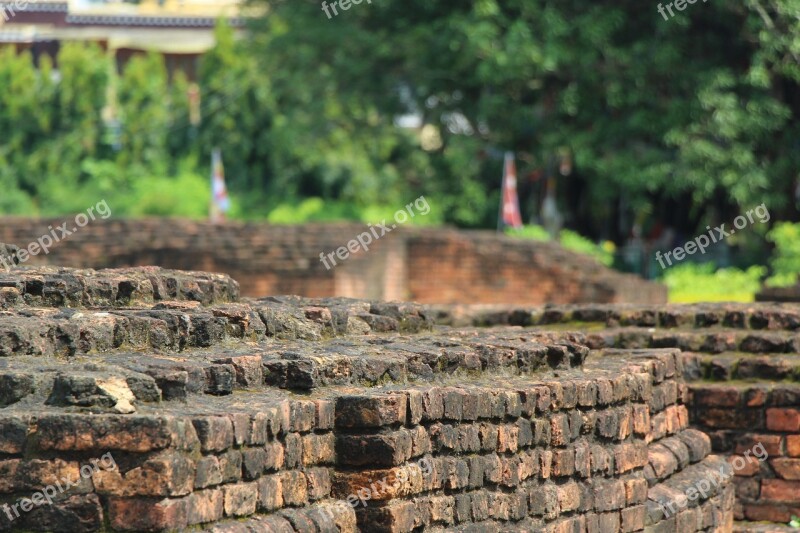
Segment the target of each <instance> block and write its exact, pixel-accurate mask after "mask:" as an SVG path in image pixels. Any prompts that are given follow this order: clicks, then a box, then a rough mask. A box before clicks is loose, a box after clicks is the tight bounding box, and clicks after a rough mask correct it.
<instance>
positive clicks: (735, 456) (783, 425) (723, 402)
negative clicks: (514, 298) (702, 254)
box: [438, 303, 800, 531]
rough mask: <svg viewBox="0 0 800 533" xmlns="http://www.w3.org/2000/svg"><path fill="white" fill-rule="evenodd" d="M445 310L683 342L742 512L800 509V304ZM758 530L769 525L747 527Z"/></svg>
mask: <svg viewBox="0 0 800 533" xmlns="http://www.w3.org/2000/svg"><path fill="white" fill-rule="evenodd" d="M438 316H439V318H440V320H442V321H444V322H445V323H448V324H451V325H455V326H465V325H492V324H516V325H524V326H539V327H549V326H551V325H553V324H558V325H559V328H561V329H572V328H574V329H576V330H578V331H585V332H587V335H588V336H587V344H588V345H589V346H591V347H592V348H595V349H604V350H609V349H645V350H646V349H653V348H675V349H679V350H681V352H682V355H683V361H684V370H685V372H684V373H685V377H686V379H687V385H688V391H689V394H688V399H687V405H688V407H689V417H690V422H691V425H692V427H694V428H697V429H699V430H701V431H702V432H703V433H704V434H706V435H708V436H709V438H710V442H711V446H712V449H713V451H714V452H715V453H718V454H720V455H721V456H723V457H725V459H726V461H727V462H728V463H730V464H731V465H732V466H733V470H732V474H733V481H734V485H735V487H736V506H735V517H736V519H737V520H740V521H747V522H760V521H769V522H777V523H783V524H785V523H788V522H789V520H790V519H791V517H792V516H795V515H798V514H800V383H799V382H798V381H800V335H798V332H799V331H800V311H799V310H798V309H797V306H796V305H792V304H780V303H757V304H697V305H668V306H661V307H648V306H563V307H559V306H556V307H551V308H547V309H541V308H534V309H532V308H525V307H509V306H488V307H487V306H484V307H473V306H465V307H445V306H443V307H441V308H439V309H438ZM751 530H752V531H761V530H758V529H747V528H745V527H742V528H741V529H739V531H751ZM763 531H780V529H764V530H763Z"/></svg>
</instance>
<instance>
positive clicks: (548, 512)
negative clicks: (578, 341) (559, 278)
mask: <svg viewBox="0 0 800 533" xmlns="http://www.w3.org/2000/svg"><path fill="white" fill-rule="evenodd" d="M642 355H644V354H639V357H642ZM680 365H681V359H680V358H678V357H676V353H675V351H672V352H667V353H658V352H650V353H649V354H647V358H646V360H643V361H642V362H641V363H639V364H637V365H635V366H631V365H625V364H624V363H622V362H621V360H619V359H616V358H609V359H607V360H605V361H601V362H599V363H597V364H596V365H592V364H588V367H587V371H588V372H586V373H574V375H573V374H571V373H567V374H566V375H564V374H561V375H560V377H559V379H558V380H555V381H546V382H539V381H537V380H535V379H529V380H514V379H508V380H504V381H503V382H501V383H496V384H495V385H494V386H492V387H487V385H486V384H483V383H481V382H480V381H479V382H477V383H470V384H464V385H461V386H458V387H452V386H451V387H447V386H442V387H439V386H433V387H430V386H426V387H417V388H414V389H411V390H399V391H394V392H391V393H386V394H383V395H375V394H372V395H369V396H346V397H341V398H339V399H338V400H337V415H336V427H337V429H338V430H339V432H340V433H339V435H338V436H337V460H338V464H339V471H338V472H337V473H336V477H335V481H334V494H335V495H336V496H337V497H339V498H342V499H348V500H350V501H353V502H354V503H355V504H356V513H357V515H358V523H359V527H361V528H362V530H365V531H393V532H402V531H413V530H417V529H418V528H424V529H425V530H437V529H444V530H464V531H467V530H469V531H500V530H502V531H547V532H550V531H552V532H557V531H589V532H593V531H597V532H606V531H625V532H627V531H640V530H642V529H644V528H645V527H648V528H656V529H655V530H658V531H706V530H709V531H710V530H721V529H724V528H726V527H730V523H731V521H732V518H733V515H732V505H733V501H732V490H731V487H730V486H729V484H728V483H722V484H721V486H720V489H719V490H718V491H716V492H715V493H713V494H709V495H708V498H704V499H703V500H702V501H698V502H696V503H693V504H692V505H690V506H687V508H686V509H683V508H680V509H677V510H676V514H675V516H665V514H664V512H663V511H662V510H661V508H662V504H661V503H660V502H661V501H663V502H665V503H670V501H671V500H670V498H675V497H677V496H679V493H678V492H677V489H675V488H674V487H672V488H670V486H669V484H670V483H671V482H672V481H673V478H674V475H676V474H682V475H683V478H684V481H685V480H698V479H701V478H703V477H704V476H706V475H708V473H709V469H710V468H711V466H713V465H716V464H717V463H715V462H714V461H716V462H719V459H715V458H709V457H707V456H708V454H709V452H710V443H709V440H708V438H707V437H706V436H705V435H703V434H702V433H700V432H697V431H694V430H690V429H688V412H687V410H686V407H685V406H684V405H683V404H682V400H683V397H684V396H685V394H686V391H685V387H683V386H681V385H680V384H679V380H680V373H681V367H680ZM661 443H663V444H661ZM662 448H663V449H664V450H670V449H675V450H677V452H676V453H678V454H679V455H680V458H681V460H680V461H678V460H675V459H673V460H672V461H671V462H668V461H666V460H662V459H661V458H662V457H664V454H663V453H662V454H659V453H658V452H659V451H660V449H662ZM668 453H672V452H668ZM684 459H685V460H684ZM707 462H710V463H709V464H710V465H711V466H709V465H707V464H706V463H707ZM651 487H652V488H651ZM648 489H649V490H650V495H648ZM648 497H649V498H650V500H648ZM678 511H680V512H679V513H678ZM676 527H679V528H680V529H676Z"/></svg>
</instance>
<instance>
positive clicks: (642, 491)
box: [625, 478, 647, 505]
mask: <svg viewBox="0 0 800 533" xmlns="http://www.w3.org/2000/svg"><path fill="white" fill-rule="evenodd" d="M625 500H626V501H627V502H628V505H635V504H637V503H644V502H645V501H647V480H646V479H641V478H634V479H628V480H626V481H625Z"/></svg>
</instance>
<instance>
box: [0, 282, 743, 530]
mask: <svg viewBox="0 0 800 533" xmlns="http://www.w3.org/2000/svg"><path fill="white" fill-rule="evenodd" d="M0 310H1V311H2V312H0V356H2V358H3V361H2V362H3V364H2V365H0V530H10V531H66V532H81V533H83V532H87V533H88V532H94V531H101V532H111V531H117V532H119V531H186V530H189V529H191V530H198V531H200V530H202V531H212V532H215V533H251V532H253V531H263V532H272V531H281V532H287V533H291V532H298V533H299V532H326V533H328V532H331V533H333V532H337V531H339V532H347V533H354V532H356V531H364V532H397V533H411V532H422V531H430V532H437V531H481V532H483V531H488V532H499V531H513V532H523V531H524V532H529V531H537V532H539V531H541V532H545V533H568V532H580V533H628V532H636V531H647V532H656V531H659V532H665V533H666V532H669V533H672V532H674V533H692V532H695V531H703V532H711V531H717V532H729V531H731V530H732V527H733V518H734V509H733V506H734V499H733V496H734V494H733V484H732V483H731V482H730V479H729V478H728V477H727V476H720V474H719V473H720V472H723V471H724V469H725V468H726V465H727V463H726V461H725V460H724V459H723V458H721V457H719V456H716V455H713V454H712V453H711V452H712V446H711V440H710V439H709V437H708V436H707V435H706V434H704V433H703V432H702V431H699V430H698V429H696V428H692V427H690V410H689V406H688V405H687V401H688V400H689V399H690V397H691V396H690V389H689V387H688V386H687V384H686V382H685V380H684V375H686V373H687V369H686V367H685V365H686V363H687V359H686V358H685V357H684V354H683V352H682V350H681V349H679V348H678V347H672V348H667V349H662V348H655V347H647V348H640V347H636V348H635V349H613V350H612V349H606V348H604V347H599V349H595V350H591V349H590V346H596V347H597V345H598V340H597V338H596V337H595V335H596V334H595V333H588V332H587V333H581V332H566V331H561V329H563V328H558V327H555V326H553V327H552V328H551V329H549V330H548V329H541V328H537V329H534V328H531V329H521V328H518V327H496V328H464V329H451V328H440V327H436V326H435V324H434V321H433V312H432V311H431V310H430V309H429V308H427V307H426V306H423V305H420V304H413V303H386V302H376V301H372V302H370V301H361V300H352V299H342V298H323V299H308V298H299V297H270V298H266V299H260V300H249V299H239V298H238V284H237V283H236V282H235V281H233V280H232V279H231V278H229V277H227V276H225V275H215V274H207V273H201V272H176V271H170V270H164V269H159V268H155V267H150V268H137V269H121V270H101V271H86V270H83V271H80V270H78V271H75V270H71V269H63V268H56V267H41V268H33V269H24V270H18V271H13V272H11V273H4V272H0ZM537 312H540V313H541V316H542V317H545V316H546V317H547V320H546V321H545V322H547V323H552V322H558V321H569V320H572V319H575V320H580V319H581V318H583V319H586V320H588V319H596V318H597V315H596V313H593V312H592V310H591V309H589V310H588V311H587V312H586V313H584V314H580V313H578V314H577V315H576V314H572V313H570V314H568V313H565V312H563V311H561V310H560V309H557V308H552V309H551V308H548V309H547V310H545V311H542V310H538V311H537ZM512 314H513V316H515V317H516V318H515V321H518V320H517V319H519V318H523V317H522V314H521V313H512ZM512 314H509V315H508V316H511V315H512ZM496 316H500V315H496ZM528 319H529V320H528V321H527V323H525V324H521V325H533V315H532V314H531V315H529V316H528ZM518 322H525V320H520V321H518ZM507 325H508V324H504V326H507ZM600 338H602V335H601V336H600ZM106 455H108V456H111V457H113V459H114V466H113V467H110V466H109V465H108V464H105V465H103V464H101V465H100V466H93V465H94V464H95V462H96V460H97V459H99V458H102V457H104V456H106ZM84 471H85V472H86V474H84ZM64 480H69V481H70V489H69V490H66V491H64V490H56V489H55V488H52V487H53V486H54V484H55V483H57V482H58V483H61V482H63V481H64ZM703 483H707V484H708V487H707V488H705V489H703V490H702V491H700V492H701V493H702V494H699V495H698V497H696V498H691V499H687V498H685V497H684V496H685V495H686V494H687V491H688V490H689V488H690V487H695V486H702V485H701V484H703ZM47 491H49V492H53V493H54V494H53V495H52V499H51V500H45V499H44V497H43V496H42V495H43V494H48V493H49V492H47ZM31 502H33V503H31Z"/></svg>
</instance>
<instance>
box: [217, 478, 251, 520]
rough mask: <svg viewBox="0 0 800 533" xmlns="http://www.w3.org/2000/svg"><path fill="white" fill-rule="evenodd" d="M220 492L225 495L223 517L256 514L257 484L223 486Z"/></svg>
mask: <svg viewBox="0 0 800 533" xmlns="http://www.w3.org/2000/svg"><path fill="white" fill-rule="evenodd" d="M222 491H223V493H224V495H225V516H247V515H251V514H253V513H255V512H256V502H258V484H257V483H255V482H253V483H236V484H235V485H224V486H223V487H222Z"/></svg>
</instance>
